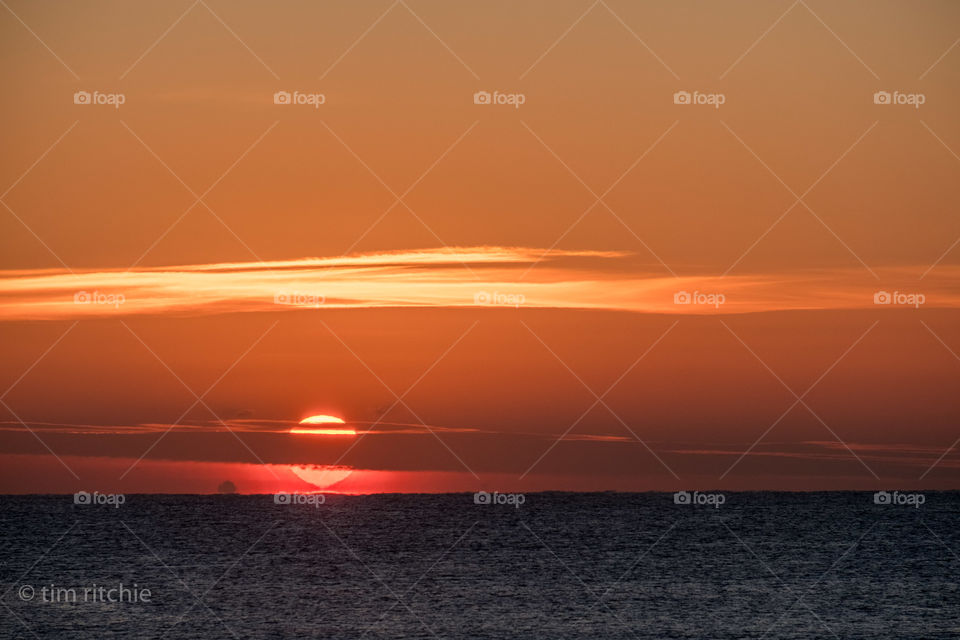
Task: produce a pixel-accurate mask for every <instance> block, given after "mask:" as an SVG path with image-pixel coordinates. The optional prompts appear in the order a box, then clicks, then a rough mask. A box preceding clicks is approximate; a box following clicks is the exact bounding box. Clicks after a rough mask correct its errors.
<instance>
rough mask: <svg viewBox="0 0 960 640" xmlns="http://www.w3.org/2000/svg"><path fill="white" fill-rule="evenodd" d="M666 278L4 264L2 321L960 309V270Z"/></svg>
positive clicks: (378, 260)
mask: <svg viewBox="0 0 960 640" xmlns="http://www.w3.org/2000/svg"><path fill="white" fill-rule="evenodd" d="M922 272H923V269H922V268H917V269H909V268H905V267H898V268H894V269H889V270H887V271H885V272H881V273H882V274H883V276H884V277H883V279H882V280H879V281H878V280H877V279H876V278H874V277H873V276H871V275H869V274H868V273H867V272H866V271H865V270H862V269H857V268H849V269H822V270H806V271H802V272H778V273H766V274H747V275H730V276H716V275H685V276H682V277H673V276H664V275H663V274H662V273H660V272H658V271H657V270H656V269H654V268H653V267H651V266H650V265H647V264H643V263H641V262H640V261H639V259H638V257H637V256H636V255H634V254H629V253H625V252H612V251H610V252H600V251H544V250H541V249H533V248H504V247H475V248H444V249H428V250H420V251H404V252H392V253H378V254H365V255H356V256H344V257H340V258H304V259H300V260H283V261H272V262H249V263H217V264H202V265H184V266H175V267H154V268H138V269H133V270H118V269H107V270H83V271H66V270H52V269H51V270H20V271H0V299H2V301H3V304H2V306H0V320H25V319H51V320H55V319H71V318H83V317H89V316H109V315H130V314H168V313H204V314H213V313H234V312H244V311H260V312H263V311H278V312H279V311H286V310H291V309H305V308H318V309H343V308H376V307H443V308H457V307H494V308H496V307H505V308H520V307H529V308H555V309H594V310H607V311H625V312H637V313H664V314H712V313H714V314H715V313H755V312H764V311H780V310H790V309H859V308H878V309H881V308H891V309H894V308H902V309H917V308H921V307H937V308H957V307H960V291H957V289H956V287H955V286H953V283H955V282H956V278H957V276H958V275H960V268H957V267H955V266H947V265H944V266H941V267H940V268H938V269H937V271H936V272H933V273H931V274H930V276H929V277H927V278H925V279H923V280H919V279H918V278H917V274H919V273H922Z"/></svg>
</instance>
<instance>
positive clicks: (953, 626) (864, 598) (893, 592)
mask: <svg viewBox="0 0 960 640" xmlns="http://www.w3.org/2000/svg"><path fill="white" fill-rule="evenodd" d="M81 502H85V503H81V504H75V500H74V497H73V496H4V497H0V506H2V508H0V534H2V535H0V577H2V585H0V589H2V591H3V596H2V598H0V604H2V606H0V637H2V638H18V639H19V638H205V639H208V640H209V639H211V638H337V639H340V638H343V639H360V638H371V639H373V638H470V639H474V638H558V639H569V638H602V639H621V638H622V639H628V638H636V639H639V638H643V639H647V638H651V639H652V638H657V639H663V638H698V639H701V638H703V639H711V640H715V639H721V638H843V639H849V638H864V639H871V640H873V639H876V638H957V637H958V636H960V588H958V577H960V556H958V554H960V526H958V525H960V493H957V492H925V493H924V494H904V493H897V494H895V493H893V492H890V493H887V494H881V495H879V496H876V497H875V495H874V494H872V493H858V492H835V493H724V494H710V493H703V494H686V495H681V496H680V497H679V498H675V496H674V495H673V494H663V493H642V494H622V493H531V494H527V495H525V496H518V495H513V496H511V495H495V496H482V497H480V498H476V497H475V496H474V495H473V494H445V495H372V496H344V495H326V496H293V497H281V498H279V499H278V498H275V497H274V496H272V495H259V496H235V495H224V496H157V495H127V496H122V497H116V496H114V497H113V499H112V500H111V499H110V497H109V496H94V497H92V498H91V499H89V500H87V499H84V500H81ZM678 502H679V503H678Z"/></svg>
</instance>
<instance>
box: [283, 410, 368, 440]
mask: <svg viewBox="0 0 960 640" xmlns="http://www.w3.org/2000/svg"><path fill="white" fill-rule="evenodd" d="M300 424H302V425H341V424H346V423H345V422H344V421H343V419H342V418H338V417H336V416H326V415H317V416H309V417H307V418H304V419H303V420H301V421H300ZM290 433H296V434H302V435H312V436H355V435H357V431H356V429H353V428H351V427H323V426H306V427H301V426H296V427H293V428H292V429H290Z"/></svg>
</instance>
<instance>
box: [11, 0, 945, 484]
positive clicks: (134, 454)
mask: <svg viewBox="0 0 960 640" xmlns="http://www.w3.org/2000/svg"><path fill="white" fill-rule="evenodd" d="M958 24H960V6H958V5H957V4H956V3H954V2H950V1H943V2H932V1H928V2H920V3H903V2H875V3H871V5H870V15H869V19H865V17H864V14H863V5H862V3H856V2H846V1H840V2H822V1H817V0H804V1H796V2H793V1H789V0H788V1H775V2H747V1H744V2H725V3H715V2H690V3H682V4H680V3H674V2H618V1H616V0H602V1H598V2H590V1H589V0H587V1H578V2H572V1H571V2H567V1H551V2H520V3H516V2H484V3H447V2H434V1H425V0H403V1H400V0H397V1H393V0H385V1H382V2H365V3H342V2H285V3H281V4H276V5H271V6H270V7H269V8H268V7H266V6H265V5H263V4H262V3H255V2H246V1H235V2H222V1H217V0H197V1H195V2H191V1H190V0H187V1H185V2H146V3H136V4H129V3H123V2H87V3H82V4H77V3H70V2H50V3H41V4H36V3H29V2H23V1H20V0H9V1H8V2H6V3H5V4H3V6H0V33H2V35H3V37H2V38H0V60H2V63H3V64H2V65H0V74H2V76H3V81H4V87H5V90H4V92H3V95H2V97H0V117H2V122H3V125H2V126H0V136H2V138H0V145H2V148H3V149H4V152H3V154H0V204H2V205H3V206H2V207H0V248H2V251H0V350H2V354H3V357H2V359H0V363H2V366H0V459H2V464H0V493H73V492H76V491H81V490H84V491H89V492H92V491H101V492H118V491H120V492H127V493H134V492H173V493H211V492H216V491H217V490H218V487H220V485H221V484H222V483H223V482H225V481H230V482H232V483H233V484H234V485H235V486H236V488H237V490H238V491H239V492H241V493H257V492H274V491H318V490H322V491H331V492H345V493H371V492H414V491H416V492H442V491H476V490H481V489H482V490H488V491H494V490H498V491H541V490H617V491H650V490H662V491H673V490H678V489H698V488H699V489H714V488H720V489H725V490H765V489H778V490H780V489H783V490H824V489H870V490H876V489H880V488H913V487H920V488H926V489H957V488H960V426H958V425H960V404H958V402H957V400H956V396H957V388H958V384H960V356H958V354H960V323H958V322H957V320H958V317H960V287H958V285H957V282H958V276H960V215H958V203H960V180H958V179H957V178H958V176H960V155H958V150H960V122H958V120H957V119H956V117H955V114H956V112H957V107H958V102H960V31H958V29H957V25H958ZM313 415H330V416H335V417H338V418H340V419H342V420H343V421H344V427H343V430H345V431H353V432H354V433H353V434H337V435H325V434H295V433H290V430H291V429H292V428H294V427H295V425H297V423H298V422H300V421H301V420H302V419H304V418H306V417H309V416H313Z"/></svg>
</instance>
